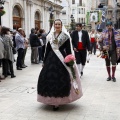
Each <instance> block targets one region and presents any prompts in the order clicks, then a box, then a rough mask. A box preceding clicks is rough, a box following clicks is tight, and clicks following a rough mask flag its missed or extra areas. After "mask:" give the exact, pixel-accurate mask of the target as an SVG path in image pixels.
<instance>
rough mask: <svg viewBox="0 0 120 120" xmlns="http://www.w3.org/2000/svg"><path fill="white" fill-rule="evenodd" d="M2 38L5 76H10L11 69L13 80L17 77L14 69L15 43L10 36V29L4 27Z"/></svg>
mask: <svg viewBox="0 0 120 120" xmlns="http://www.w3.org/2000/svg"><path fill="white" fill-rule="evenodd" d="M1 37H2V40H3V44H4V49H5V53H4V59H3V60H2V61H3V75H4V76H5V77H7V76H8V70H9V69H10V75H11V78H14V77H16V76H15V75H14V69H13V62H14V55H13V51H12V48H13V42H12V37H11V36H10V29H9V28H7V27H2V29H1Z"/></svg>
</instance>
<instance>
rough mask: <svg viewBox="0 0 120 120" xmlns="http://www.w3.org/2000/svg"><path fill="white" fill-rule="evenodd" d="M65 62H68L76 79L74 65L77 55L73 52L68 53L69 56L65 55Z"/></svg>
mask: <svg viewBox="0 0 120 120" xmlns="http://www.w3.org/2000/svg"><path fill="white" fill-rule="evenodd" d="M64 62H65V63H66V65H67V66H69V67H70V69H71V72H72V75H73V78H74V79H76V76H75V70H74V68H73V65H74V63H75V57H74V56H73V55H72V54H70V55H67V56H66V57H65V60H64Z"/></svg>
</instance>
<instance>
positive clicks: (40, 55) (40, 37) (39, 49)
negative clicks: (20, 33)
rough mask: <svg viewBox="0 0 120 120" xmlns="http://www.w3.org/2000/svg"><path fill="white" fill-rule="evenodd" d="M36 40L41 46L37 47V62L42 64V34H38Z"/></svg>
mask: <svg viewBox="0 0 120 120" xmlns="http://www.w3.org/2000/svg"><path fill="white" fill-rule="evenodd" d="M38 38H39V40H40V44H41V46H39V47H38V52H39V62H40V63H42V62H43V56H42V52H43V51H42V50H43V49H42V48H43V45H44V44H43V40H42V34H41V33H39V34H38Z"/></svg>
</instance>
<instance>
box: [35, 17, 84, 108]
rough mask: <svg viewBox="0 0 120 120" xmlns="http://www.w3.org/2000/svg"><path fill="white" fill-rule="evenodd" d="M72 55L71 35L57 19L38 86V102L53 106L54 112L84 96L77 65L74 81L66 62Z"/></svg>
mask: <svg viewBox="0 0 120 120" xmlns="http://www.w3.org/2000/svg"><path fill="white" fill-rule="evenodd" d="M70 54H73V49H72V45H71V41H70V35H69V33H68V32H67V30H66V29H65V27H64V26H63V25H62V21H61V20H60V19H56V20H55V21H54V25H53V27H52V29H51V31H50V33H49V34H48V36H47V43H46V52H45V57H44V61H43V68H42V70H41V72H40V75H39V79H38V85H37V93H38V96H37V100H38V102H42V103H44V104H47V105H53V110H58V108H59V105H63V104H66V103H71V102H73V101H75V100H77V99H79V98H80V97H81V96H82V89H81V83H80V77H79V73H78V69H77V67H76V63H75V64H74V66H73V68H74V71H75V79H74V78H73V75H72V71H71V69H70V67H69V66H67V65H66V63H65V62H64V60H65V57H66V56H67V55H70Z"/></svg>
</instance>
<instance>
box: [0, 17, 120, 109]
mask: <svg viewBox="0 0 120 120" xmlns="http://www.w3.org/2000/svg"><path fill="white" fill-rule="evenodd" d="M0 34H1V37H0V65H1V66H2V75H3V76H1V77H0V80H2V79H5V78H6V77H7V76H8V75H11V78H14V77H16V76H15V74H14V69H13V63H14V62H15V59H14V54H16V53H17V60H16V69H17V70H22V69H24V68H26V67H27V65H26V64H25V56H26V52H27V48H28V46H29V45H30V47H31V63H32V64H39V63H42V66H43V68H42V70H41V71H40V75H39V78H38V84H37V93H38V96H37V100H38V102H42V103H44V104H48V105H53V110H55V111H56V110H58V109H59V105H63V104H66V103H70V102H73V101H75V100H77V99H79V98H80V97H81V96H82V89H81V82H80V78H81V76H83V69H84V67H85V64H86V58H87V55H88V54H92V53H93V54H94V55H96V49H99V51H100V53H102V55H103V54H104V57H103V56H102V58H104V59H105V63H106V69H107V72H108V78H107V81H111V80H112V81H113V82H116V77H115V71H116V64H117V62H118V61H119V62H120V32H119V31H117V30H115V29H114V27H113V25H112V22H110V21H108V22H107V23H106V30H104V31H103V32H102V31H101V30H97V31H95V30H94V29H92V30H91V31H90V32H88V31H86V30H83V29H82V24H81V23H77V24H76V30H75V31H73V32H72V33H71V34H69V32H68V31H67V29H66V28H65V27H64V25H63V24H62V21H61V20H60V19H56V20H55V21H54V24H53V27H52V28H51V30H50V31H49V33H48V34H46V32H45V30H44V29H40V30H39V29H35V28H32V29H31V33H30V35H29V39H27V37H26V34H25V31H24V30H23V29H22V28H19V29H18V30H17V31H12V32H10V29H9V28H7V27H2V28H1V30H0ZM69 55H70V56H71V55H73V56H74V57H75V58H76V59H75V61H72V62H71V61H70V62H71V64H72V65H71V64H70V65H69V64H67V63H65V59H67V58H66V57H68V56H69ZM70 56H69V57H70ZM72 58H73V57H72ZM69 59H71V58H69ZM69 59H68V60H69ZM111 65H112V67H111ZM111 68H112V69H111ZM111 71H112V72H111ZM111 73H112V74H111Z"/></svg>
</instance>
